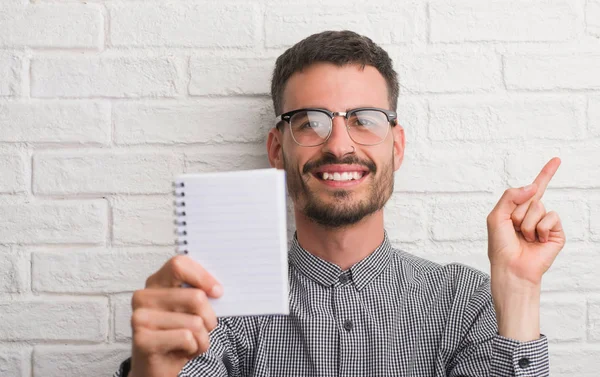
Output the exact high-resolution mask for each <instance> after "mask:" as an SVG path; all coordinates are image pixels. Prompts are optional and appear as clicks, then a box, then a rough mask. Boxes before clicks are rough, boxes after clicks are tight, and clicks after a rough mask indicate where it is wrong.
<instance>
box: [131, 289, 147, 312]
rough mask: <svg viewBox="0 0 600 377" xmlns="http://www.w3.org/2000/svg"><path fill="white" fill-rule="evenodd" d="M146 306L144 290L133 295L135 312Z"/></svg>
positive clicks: (132, 305)
mask: <svg viewBox="0 0 600 377" xmlns="http://www.w3.org/2000/svg"><path fill="white" fill-rule="evenodd" d="M143 305H144V290H137V291H135V292H133V295H131V307H132V309H133V310H135V309H137V308H140V307H142V306H143Z"/></svg>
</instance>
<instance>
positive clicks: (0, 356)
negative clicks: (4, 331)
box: [0, 345, 31, 377]
mask: <svg viewBox="0 0 600 377" xmlns="http://www.w3.org/2000/svg"><path fill="white" fill-rule="evenodd" d="M30 353H31V351H29V350H27V349H25V348H24V347H17V346H14V345H9V346H8V347H0V372H2V375H3V376H7V377H8V376H14V377H25V376H28V375H29V374H26V373H27V372H28V371H29V367H28V365H29V364H30V361H29V360H30V357H31V356H30Z"/></svg>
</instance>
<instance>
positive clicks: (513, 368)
mask: <svg viewBox="0 0 600 377" xmlns="http://www.w3.org/2000/svg"><path fill="white" fill-rule="evenodd" d="M289 263H290V269H289V281H290V314H289V315H288V316H253V317H227V318H220V319H219V325H218V326H217V327H216V328H215V329H214V330H213V331H212V332H211V334H210V338H211V346H210V349H209V350H208V352H206V353H205V354H203V355H201V356H199V357H197V358H195V359H193V360H191V361H190V362H188V363H187V364H186V365H185V367H184V368H183V370H181V372H180V374H179V376H180V377H200V376H236V377H238V376H239V377H241V376H261V377H262V376H272V377H275V376H278V377H279V376H306V377H308V376H411V377H421V376H422V377H426V376H427V377H429V376H478V377H480V376H494V377H499V376H548V375H549V358H548V343H547V338H546V337H545V336H544V335H541V336H540V339H538V340H534V341H530V342H518V341H514V340H511V339H507V338H504V337H502V336H500V335H498V332H497V323H496V316H495V312H494V307H493V304H492V296H491V293H490V280H489V277H488V276H487V275H486V274H484V273H482V272H479V271H477V270H475V269H472V268H470V267H467V266H464V265H460V264H449V265H444V266H442V265H439V264H436V263H433V262H431V261H428V260H425V259H422V258H418V257H415V256H413V255H411V254H408V253H406V252H403V251H401V250H397V249H394V248H393V247H392V245H391V244H390V242H389V239H388V237H387V234H386V236H385V239H384V241H383V243H382V244H381V245H380V246H379V247H378V248H377V249H376V250H375V251H374V252H373V253H372V254H371V255H369V256H368V257H367V258H365V259H363V260H362V261H361V262H359V263H357V264H355V265H354V266H353V267H351V268H350V269H349V270H346V271H342V270H341V269H340V268H339V267H338V266H336V265H334V264H331V263H329V262H326V261H324V260H322V259H320V258H318V257H316V256H314V255H312V254H310V253H309V252H307V251H306V250H304V249H303V248H302V247H301V246H300V245H299V244H298V241H297V239H294V240H293V241H292V244H291V248H290V252H289ZM122 374H123V372H122V371H119V372H117V373H116V374H115V376H116V377H122Z"/></svg>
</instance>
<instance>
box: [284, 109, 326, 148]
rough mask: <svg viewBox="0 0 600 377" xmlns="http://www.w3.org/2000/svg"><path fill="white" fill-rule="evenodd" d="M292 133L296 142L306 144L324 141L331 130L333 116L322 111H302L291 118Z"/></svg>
mask: <svg viewBox="0 0 600 377" xmlns="http://www.w3.org/2000/svg"><path fill="white" fill-rule="evenodd" d="M290 127H291V129H292V135H293V136H294V139H295V140H296V142H297V143H298V144H300V145H304V146H314V145H319V144H321V143H323V141H324V140H325V139H326V138H327V136H328V135H329V132H330V131H331V118H329V116H328V115H327V114H325V113H322V112H320V111H312V110H307V111H301V112H298V113H296V114H294V115H293V116H292V118H291V119H290Z"/></svg>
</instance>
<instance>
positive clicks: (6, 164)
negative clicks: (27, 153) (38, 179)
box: [0, 154, 26, 194]
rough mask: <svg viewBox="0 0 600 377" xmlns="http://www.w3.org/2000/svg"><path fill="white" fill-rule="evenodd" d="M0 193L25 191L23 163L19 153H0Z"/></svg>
mask: <svg viewBox="0 0 600 377" xmlns="http://www.w3.org/2000/svg"><path fill="white" fill-rule="evenodd" d="M0 177H2V179H0V194H2V193H9V194H12V193H17V192H24V191H25V184H26V182H25V163H24V161H23V158H22V157H21V156H19V155H13V154H0Z"/></svg>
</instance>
